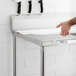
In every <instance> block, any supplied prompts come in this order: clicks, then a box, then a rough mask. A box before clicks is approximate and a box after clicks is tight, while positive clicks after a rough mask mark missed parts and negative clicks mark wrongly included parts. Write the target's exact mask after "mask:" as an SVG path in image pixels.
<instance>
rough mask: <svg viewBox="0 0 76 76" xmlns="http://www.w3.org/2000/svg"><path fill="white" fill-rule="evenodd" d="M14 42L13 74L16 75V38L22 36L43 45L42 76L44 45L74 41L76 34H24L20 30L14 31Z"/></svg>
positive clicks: (42, 74)
mask: <svg viewBox="0 0 76 76" xmlns="http://www.w3.org/2000/svg"><path fill="white" fill-rule="evenodd" d="M13 35H14V37H13V42H14V51H13V55H14V56H13V57H14V58H13V76H16V38H17V37H19V38H22V39H25V40H27V41H30V42H32V43H35V44H37V45H38V46H40V47H41V54H40V55H41V76H44V70H45V69H44V67H45V66H44V47H47V46H53V45H59V44H62V43H72V42H74V40H76V36H75V34H74V33H73V34H70V35H69V36H66V37H63V36H60V35H59V34H44V35H41V34H33V33H32V34H30V33H29V34H23V33H21V32H19V31H13Z"/></svg>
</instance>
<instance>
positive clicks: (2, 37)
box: [0, 0, 76, 76]
mask: <svg viewBox="0 0 76 76" xmlns="http://www.w3.org/2000/svg"><path fill="white" fill-rule="evenodd" d="M48 1H50V2H49V3H50V8H49V6H47V3H48V2H46V3H45V4H46V6H47V7H48V9H49V11H48V10H46V11H45V12H47V11H48V12H54V13H55V12H68V11H70V10H71V12H76V8H75V7H76V1H75V0H48ZM68 3H69V4H68ZM53 4H54V5H53ZM46 6H44V7H45V9H47V7H46ZM69 6H70V7H69ZM37 11H38V10H37ZM12 14H16V3H15V2H14V1H13V0H1V1H0V76H12V36H11V33H10V27H9V26H10V25H9V24H10V18H9V16H10V15H12ZM75 16H76V15H75ZM20 44H21V46H22V41H21V42H20ZM25 45H26V44H25ZM73 45H74V44H73ZM73 45H71V46H72V48H70V49H71V50H70V55H69V54H68V55H67V53H68V51H64V52H63V51H62V52H61V51H60V53H64V54H65V55H62V56H61V58H62V59H63V60H62V59H61V58H60V57H59V56H60V55H58V56H55V55H56V54H58V53H57V52H56V53H55V52H54V53H53V52H52V54H53V55H52V56H51V54H49V55H48V56H47V57H46V59H48V60H46V64H47V65H49V64H55V62H56V63H57V64H58V63H60V61H61V62H62V63H63V62H64V61H67V60H68V61H70V60H69V56H70V57H71V61H74V62H75V60H76V59H75V53H76V51H75V49H74V48H75V45H74V46H73ZM21 46H20V47H21ZM23 46H24V44H23ZM23 46H22V48H23ZM27 47H28V46H27ZM22 48H20V49H22ZM35 49H36V48H35ZM35 49H34V50H32V51H33V52H31V53H34V54H33V56H34V57H33V58H34V59H33V58H32V59H31V64H28V63H30V61H29V60H30V58H31V57H30V56H31V54H30V53H29V51H25V53H27V54H26V55H25V58H20V59H19V61H18V62H19V63H20V62H21V61H22V63H20V64H18V66H19V67H20V66H21V68H22V69H24V67H26V66H28V67H30V66H34V65H35V66H39V63H38V64H36V63H35V62H34V64H33V61H36V58H37V59H38V61H39V52H38V51H37V54H36V52H35ZM66 49H67V48H66ZM22 50H24V49H22ZM21 52H22V51H19V54H18V55H19V57H22V55H23V53H21ZM27 56H29V57H27ZM35 56H37V57H36V58H35ZM67 56H68V57H67ZM73 56H74V57H73ZM64 57H65V58H66V59H65V58H64ZM27 58H28V61H27ZM55 58H57V59H56V60H55ZM50 59H51V60H50ZM74 62H73V63H71V64H73V65H74V64H75V63H74ZM24 64H25V65H24ZM71 64H70V65H71ZM72 67H73V66H72ZM35 68H37V69H39V68H38V67H35ZM26 69H27V71H28V69H30V68H26ZM17 70H18V71H19V72H18V73H20V74H18V76H26V75H27V74H26V73H25V74H24V73H23V72H24V71H21V69H17ZM30 71H31V69H30ZM33 71H34V69H33V70H32V72H33ZM25 72H26V70H25ZM36 72H37V71H36ZM69 72H70V73H69ZM29 74H30V73H29ZM29 74H28V76H29ZM65 74H66V75H67V76H71V75H72V76H75V70H74V69H73V70H62V71H61V72H60V71H58V72H56V74H55V73H54V72H49V73H48V76H55V75H57V76H64V75H65ZM35 75H36V76H39V73H35ZM31 76H34V73H33V74H32V75H31Z"/></svg>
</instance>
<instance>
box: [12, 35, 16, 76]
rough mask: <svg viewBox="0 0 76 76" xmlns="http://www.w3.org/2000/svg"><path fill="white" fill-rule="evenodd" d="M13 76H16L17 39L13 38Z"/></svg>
mask: <svg viewBox="0 0 76 76" xmlns="http://www.w3.org/2000/svg"><path fill="white" fill-rule="evenodd" d="M13 76H16V37H15V36H14V37H13Z"/></svg>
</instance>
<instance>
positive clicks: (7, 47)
mask: <svg viewBox="0 0 76 76" xmlns="http://www.w3.org/2000/svg"><path fill="white" fill-rule="evenodd" d="M15 7H16V4H14V2H13V1H12V0H1V1H0V76H11V75H10V74H11V71H10V67H11V64H10V60H9V59H10V57H11V55H10V54H11V51H12V45H11V44H12V43H11V41H12V36H11V33H10V15H12V14H16V8H15Z"/></svg>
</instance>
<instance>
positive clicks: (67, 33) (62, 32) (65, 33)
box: [61, 31, 69, 36]
mask: <svg viewBox="0 0 76 76" xmlns="http://www.w3.org/2000/svg"><path fill="white" fill-rule="evenodd" d="M61 35H62V36H67V35H69V32H67V31H66V32H65V31H61Z"/></svg>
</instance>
